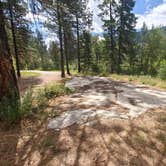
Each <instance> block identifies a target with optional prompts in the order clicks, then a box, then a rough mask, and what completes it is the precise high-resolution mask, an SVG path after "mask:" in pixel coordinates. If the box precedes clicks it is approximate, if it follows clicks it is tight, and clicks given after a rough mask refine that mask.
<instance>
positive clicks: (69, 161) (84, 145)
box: [0, 109, 166, 166]
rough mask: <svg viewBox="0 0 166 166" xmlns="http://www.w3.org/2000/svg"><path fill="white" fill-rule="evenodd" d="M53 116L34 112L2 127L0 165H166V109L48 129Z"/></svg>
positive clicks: (0, 134) (0, 133)
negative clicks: (131, 117) (130, 117)
mask: <svg viewBox="0 0 166 166" xmlns="http://www.w3.org/2000/svg"><path fill="white" fill-rule="evenodd" d="M47 122H48V121H47V120H46V121H45V120H44V121H42V120H39V119H38V118H35V117H34V118H33V119H32V117H29V118H26V119H24V120H22V122H21V123H19V124H17V125H14V126H13V127H12V128H10V129H8V130H6V128H4V127H1V131H0V165H1V166H6V165H9V166H10V165H11V166H13V165H18V166H96V165H98V166H105V165H108V166H114V165H115V166H121V165H129V166H130V165H131V166H165V165H166V130H165V129H166V111H165V110H161V109H157V110H150V111H148V112H147V113H145V114H143V115H141V116H139V117H138V118H136V119H132V120H122V119H121V120H120V119H112V120H108V119H107V120H104V121H101V120H99V121H98V123H97V124H95V125H93V126H83V125H72V126H71V127H67V128H65V129H63V130H60V131H55V130H48V129H47Z"/></svg>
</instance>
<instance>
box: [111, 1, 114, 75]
mask: <svg viewBox="0 0 166 166" xmlns="http://www.w3.org/2000/svg"><path fill="white" fill-rule="evenodd" d="M110 21H111V24H110V31H111V34H110V38H111V73H113V72H114V65H115V60H114V37H113V27H112V26H113V25H112V21H113V18H112V2H110Z"/></svg>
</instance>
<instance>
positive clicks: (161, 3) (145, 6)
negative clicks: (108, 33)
mask: <svg viewBox="0 0 166 166" xmlns="http://www.w3.org/2000/svg"><path fill="white" fill-rule="evenodd" d="M117 1H118V0H117ZM98 3H102V0H98V2H97V1H94V0H90V1H89V7H90V9H91V10H92V11H93V14H94V16H93V29H94V30H93V31H94V32H96V33H101V32H103V29H102V22H101V20H100V18H99V17H98V14H99V12H100V11H99V9H98V8H97V5H98ZM133 12H134V13H135V14H136V16H137V18H138V19H137V24H136V29H140V28H141V27H142V25H143V22H145V23H146V24H147V26H148V28H151V27H152V25H154V26H155V27H158V26H166V0H136V4H135V7H134V11H133Z"/></svg>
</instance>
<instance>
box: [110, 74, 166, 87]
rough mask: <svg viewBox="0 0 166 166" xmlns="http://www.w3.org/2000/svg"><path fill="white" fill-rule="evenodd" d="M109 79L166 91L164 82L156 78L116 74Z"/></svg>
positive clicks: (165, 82)
mask: <svg viewBox="0 0 166 166" xmlns="http://www.w3.org/2000/svg"><path fill="white" fill-rule="evenodd" d="M109 77H110V78H112V79H114V80H118V81H127V82H132V83H138V84H144V85H149V86H152V87H158V88H162V89H166V81H165V80H161V79H160V78H156V77H151V76H130V75H117V74H112V75H110V76H109Z"/></svg>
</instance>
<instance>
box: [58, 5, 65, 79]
mask: <svg viewBox="0 0 166 166" xmlns="http://www.w3.org/2000/svg"><path fill="white" fill-rule="evenodd" d="M61 12H62V9H61V7H60V6H59V2H57V16H58V26H59V27H58V34H59V44H60V55H61V77H62V78H64V77H65V68H64V55H63V36H62V22H61Z"/></svg>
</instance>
